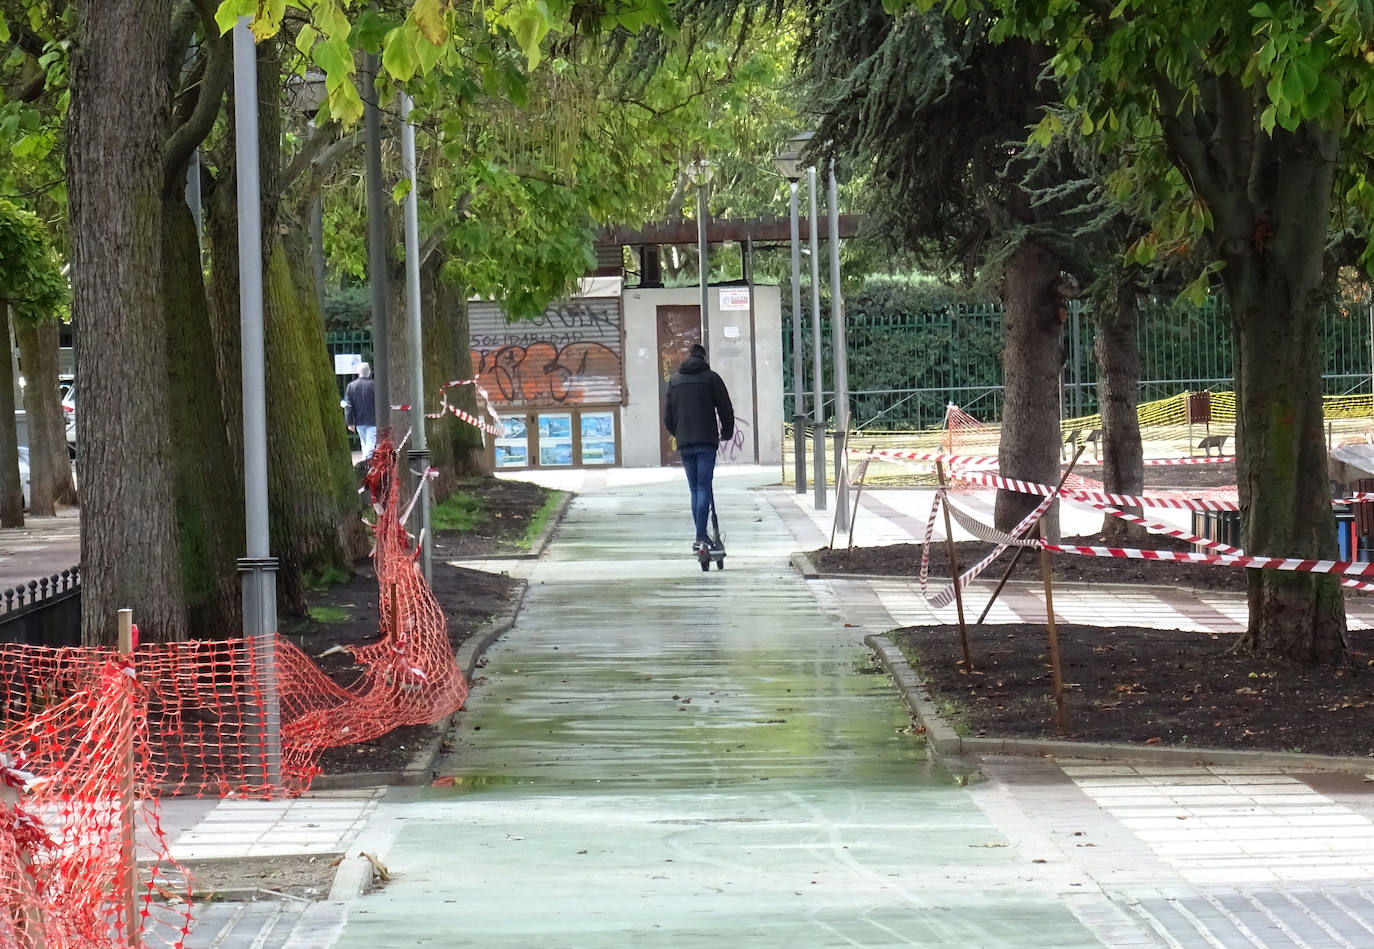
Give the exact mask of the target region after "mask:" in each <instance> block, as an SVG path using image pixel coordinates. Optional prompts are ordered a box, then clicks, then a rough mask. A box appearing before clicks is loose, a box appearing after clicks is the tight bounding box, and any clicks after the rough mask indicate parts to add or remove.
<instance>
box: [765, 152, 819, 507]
mask: <svg viewBox="0 0 1374 949" xmlns="http://www.w3.org/2000/svg"><path fill="white" fill-rule="evenodd" d="M810 137H811V136H810V133H809V132H808V133H805V134H804V135H799V136H796V137H794V138H791V139H788V142H787V144H788V149H787V150H786V151H784V152H783V153H782V154H780V155H778V156H777V157H776V158H774V159H773V164H774V165H775V166H776V167H777V169H778V172H779V173H780V174H781V175H782V176H783V177H784V178H786V179H787V183H788V187H789V190H790V191H791V201H790V203H789V210H790V214H791V223H792V446H793V447H792V454H793V456H794V457H795V458H796V476H795V480H796V482H797V493H798V494H805V493H806V422H807V418H806V406H805V403H804V402H803V396H802V389H803V388H804V387H805V384H806V380H805V378H804V377H803V375H802V341H801V334H802V328H801V306H802V303H801V226H800V224H799V222H798V220H797V219H798V217H799V213H798V200H797V188H798V184H799V182H800V179H801V152H800V151H798V147H797V146H799V144H800V143H801V142H803V141H805V139H807V138H810Z"/></svg>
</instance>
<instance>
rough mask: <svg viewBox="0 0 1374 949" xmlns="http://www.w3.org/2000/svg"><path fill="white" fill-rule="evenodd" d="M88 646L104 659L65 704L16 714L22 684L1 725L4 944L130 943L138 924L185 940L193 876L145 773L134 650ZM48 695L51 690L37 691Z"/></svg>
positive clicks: (163, 939) (167, 942)
mask: <svg viewBox="0 0 1374 949" xmlns="http://www.w3.org/2000/svg"><path fill="white" fill-rule="evenodd" d="M22 648H23V647H8V648H7V649H6V651H5V659H7V660H12V659H13V658H14V656H13V655H12V654H13V653H14V652H15V651H18V650H21V649H22ZM65 652H75V650H67V651H65ZM83 652H86V653H87V658H88V659H92V660H95V661H97V662H99V666H98V668H96V669H94V670H93V671H92V670H90V669H89V667H88V668H87V670H86V672H85V674H83V675H82V676H81V678H82V679H83V683H82V685H81V686H80V687H78V688H77V689H76V691H74V692H72V693H71V694H70V695H69V696H67V697H66V698H65V699H62V700H61V701H58V702H56V703H55V704H52V705H49V706H47V707H44V708H42V709H41V710H39V711H34V712H32V714H27V715H22V716H19V717H16V716H15V715H14V714H13V711H12V710H13V709H15V708H16V706H15V704H14V699H15V692H14V689H13V685H12V684H11V688H10V697H11V701H10V703H9V704H7V705H6V711H7V713H9V714H7V716H6V726H5V728H4V730H3V731H2V732H0V747H3V748H4V749H5V752H4V754H3V757H0V782H2V783H3V788H4V793H3V796H2V797H3V799H2V800H0V946H6V947H11V946H12V947H16V949H36V947H40V946H41V947H53V946H67V947H81V949H85V947H91V949H103V947H107V946H108V947H125V946H128V945H130V944H131V941H132V940H131V938H130V937H131V935H132V934H137V936H138V940H139V943H140V944H142V945H144V946H180V945H182V941H183V939H184V938H185V935H186V933H187V932H188V931H189V927H190V919H191V917H190V907H191V899H190V896H191V894H190V885H189V881H188V879H187V877H186V874H185V872H184V871H183V870H182V869H181V868H180V867H179V866H177V864H176V863H175V861H173V860H172V859H171V857H170V855H169V854H168V851H167V846H166V837H165V835H164V834H163V832H162V828H161V824H160V822H159V819H158V807H157V799H156V795H155V794H153V793H150V792H151V788H150V787H149V786H148V784H147V783H146V781H147V769H146V768H145V767H143V765H144V764H145V763H146V762H148V761H150V760H151V757H152V756H151V755H150V753H149V748H148V744H147V740H146V734H147V732H146V729H145V728H144V727H143V726H144V723H143V721H142V714H141V711H142V708H143V707H144V704H145V703H144V688H143V685H142V683H140V682H138V681H137V679H136V677H135V674H134V673H133V670H132V667H131V666H129V664H128V663H127V662H126V661H124V660H121V659H120V658H119V657H117V656H115V655H113V654H112V653H108V652H107V653H105V654H104V655H103V656H96V655H93V654H92V653H91V652H89V651H84V650H83ZM35 658H38V659H39V661H38V663H37V664H38V665H39V666H41V667H46V668H47V669H49V670H50V671H53V672H56V673H59V674H62V673H63V672H64V669H63V667H66V669H70V668H71V666H70V664H69V663H68V662H66V660H68V659H69V658H70V657H68V656H62V657H59V656H58V653H57V651H53V650H45V651H43V654H42V655H41V656H40V657H35ZM43 694H47V695H51V694H52V693H51V692H48V693H39V694H31V695H30V696H29V699H30V701H35V700H41V698H42V695H43Z"/></svg>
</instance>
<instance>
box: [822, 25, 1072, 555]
mask: <svg viewBox="0 0 1374 949" xmlns="http://www.w3.org/2000/svg"><path fill="white" fill-rule="evenodd" d="M986 29H987V23H986V22H985V21H983V20H982V19H981V18H977V17H974V18H971V19H968V20H961V19H957V18H953V17H949V16H946V15H944V14H943V13H942V12H941V11H938V10H930V11H927V12H920V11H915V10H908V11H905V12H902V13H900V14H898V15H897V16H895V17H894V16H891V15H889V14H888V13H887V12H886V11H884V9H883V7H882V5H881V4H880V3H879V2H878V0H853V2H846V3H841V4H830V5H817V7H816V8H815V10H814V13H813V20H812V23H811V28H810V31H809V33H808V35H807V38H806V40H805V41H804V43H803V56H804V65H805V69H806V71H805V73H804V76H805V81H806V84H807V87H808V90H809V92H810V101H809V103H808V104H809V106H810V108H811V109H812V111H814V112H815V113H816V114H817V115H818V116H819V117H820V121H819V124H818V125H817V129H816V136H815V138H814V139H813V142H814V143H815V146H814V148H813V149H812V151H813V153H814V154H815V155H816V156H818V157H820V158H821V159H822V162H823V163H824V161H825V160H828V159H831V158H833V159H835V160H836V161H837V167H838V168H839V169H840V171H841V173H853V171H854V170H855V169H857V170H859V172H860V173H862V174H867V175H868V176H869V181H868V188H867V189H866V190H867V193H866V195H865V199H866V200H865V203H866V208H865V210H866V212H867V220H868V226H867V229H869V230H871V231H872V232H873V233H875V234H877V235H881V238H880V239H882V240H884V241H886V242H887V243H889V244H890V245H891V246H895V247H898V248H901V249H903V250H908V251H914V252H915V253H916V254H918V256H919V259H920V260H921V261H922V263H924V264H925V265H926V266H927V267H928V268H929V269H930V270H931V271H932V272H934V273H938V274H947V275H960V276H964V277H966V278H968V279H973V277H974V275H978V276H979V277H980V278H981V279H982V280H983V281H984V282H993V281H996V285H997V287H998V292H999V295H1000V296H1001V298H1002V300H1003V303H1004V306H1005V314H1006V315H1005V321H1004V342H1003V359H1002V365H1003V381H1004V385H1005V390H1004V391H1005V401H1004V405H1003V411H1002V423H1003V426H1002V439H1001V444H1000V446H999V458H1000V461H1001V469H1002V471H1003V472H1004V473H1005V474H1006V475H1007V477H1011V478H1018V479H1023V480H1028V481H1034V482H1038V483H1041V484H1054V483H1055V482H1056V481H1057V480H1058V472H1059V465H1060V453H1059V450H1060V445H1059V437H1058V432H1059V424H1058V420H1059V378H1060V369H1061V366H1062V365H1063V361H1064V346H1063V337H1064V328H1063V327H1064V320H1065V317H1066V312H1067V311H1066V301H1067V300H1068V299H1069V298H1071V297H1073V296H1076V295H1077V293H1078V284H1077V283H1075V282H1074V281H1071V280H1069V279H1066V277H1065V273H1066V271H1072V270H1074V269H1078V270H1079V272H1080V273H1082V272H1083V267H1081V266H1078V264H1079V261H1078V260H1077V257H1080V256H1081V254H1078V253H1077V248H1076V247H1074V246H1072V245H1073V243H1074V242H1073V240H1072V238H1071V234H1072V232H1073V231H1074V229H1075V228H1076V227H1077V226H1078V223H1079V222H1078V221H1077V220H1076V217H1075V216H1076V215H1077V216H1082V215H1081V212H1080V202H1079V201H1077V200H1076V198H1067V199H1066V198H1065V197H1064V196H1063V195H1059V194H1055V193H1053V192H1052V189H1053V188H1055V187H1057V186H1059V185H1062V184H1063V182H1064V181H1065V179H1066V176H1070V175H1071V176H1073V177H1081V176H1079V175H1077V173H1076V172H1074V170H1073V168H1072V163H1071V162H1069V161H1067V158H1068V157H1069V156H1067V155H1065V154H1064V153H1058V154H1049V153H1046V152H1044V151H1040V152H1036V151H1033V150H1031V149H1029V148H1028V147H1027V146H1026V143H1025V137H1026V133H1025V129H1026V127H1027V125H1029V124H1032V123H1033V122H1035V121H1036V120H1037V119H1038V118H1039V116H1040V115H1041V113H1042V111H1043V109H1044V108H1045V107H1046V105H1048V104H1050V103H1052V102H1053V101H1054V97H1055V94H1056V90H1055V89H1054V88H1053V86H1052V84H1050V83H1046V82H1043V81H1042V77H1041V73H1042V72H1043V69H1044V65H1045V59H1046V55H1045V52H1044V51H1043V50H1042V49H1041V48H1039V47H1037V46H1035V45H1034V44H1031V43H1027V42H1013V43H1008V44H1006V45H1002V46H998V45H995V44H992V43H989V42H988V41H987V37H986ZM1047 195H1048V196H1047ZM1081 282H1083V283H1086V280H1082V281H1081ZM1036 503H1037V499H1035V498H1031V497H1027V496H1025V495H1019V494H1016V493H1014V492H1009V491H1000V492H998V496H997V501H996V511H995V520H996V523H997V525H998V526H999V527H1002V528H1003V529H1007V528H1010V527H1012V526H1013V525H1014V524H1016V523H1017V522H1018V521H1020V520H1021V519H1022V518H1023V517H1024V516H1025V514H1026V513H1027V512H1028V511H1029V510H1030V509H1031V508H1033V507H1034V506H1035V504H1036ZM1047 528H1048V530H1049V533H1050V535H1051V536H1058V526H1057V518H1056V517H1055V516H1054V514H1053V512H1052V513H1051V515H1050V517H1049V518H1048V519H1047Z"/></svg>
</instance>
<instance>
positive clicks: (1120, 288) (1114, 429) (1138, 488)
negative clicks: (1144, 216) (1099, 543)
mask: <svg viewBox="0 0 1374 949" xmlns="http://www.w3.org/2000/svg"><path fill="white" fill-rule="evenodd" d="M1136 295H1137V288H1136V285H1135V282H1134V281H1133V280H1131V279H1129V278H1128V277H1127V276H1126V275H1124V274H1121V273H1116V274H1113V275H1112V277H1111V278H1110V280H1109V281H1108V286H1107V288H1106V289H1105V290H1104V292H1103V293H1101V294H1100V295H1099V296H1098V298H1097V300H1096V301H1095V303H1094V306H1093V310H1094V312H1095V314H1096V316H1097V335H1096V337H1095V339H1094V340H1093V354H1094V355H1095V356H1096V357H1097V366H1098V383H1097V391H1098V398H1099V401H1100V403H1101V412H1102V441H1101V445H1102V483H1103V486H1104V488H1105V489H1106V490H1107V491H1108V492H1110V493H1112V494H1132V495H1135V494H1141V493H1143V492H1144V489H1145V468H1144V450H1143V448H1142V446H1141V443H1140V416H1139V415H1138V414H1137V412H1136V406H1137V404H1138V403H1139V401H1140V351H1139V348H1138V347H1137V345H1136V335H1135V332H1136V312H1137V311H1136ZM1124 510H1126V511H1127V513H1131V514H1139V513H1140V510H1139V508H1129V509H1124ZM1102 534H1103V536H1104V537H1105V538H1106V539H1107V541H1108V543H1109V544H1111V545H1113V546H1137V545H1139V544H1141V543H1143V542H1144V541H1145V539H1146V538H1148V537H1149V531H1147V530H1145V528H1143V527H1140V526H1139V525H1136V524H1131V523H1129V522H1127V521H1123V520H1122V519H1121V518H1119V517H1113V516H1111V515H1110V514H1104V515H1103V520H1102Z"/></svg>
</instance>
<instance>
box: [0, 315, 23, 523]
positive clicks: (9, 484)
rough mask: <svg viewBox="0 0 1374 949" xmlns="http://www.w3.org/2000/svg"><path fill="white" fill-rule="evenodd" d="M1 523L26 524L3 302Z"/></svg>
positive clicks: (0, 321)
mask: <svg viewBox="0 0 1374 949" xmlns="http://www.w3.org/2000/svg"><path fill="white" fill-rule="evenodd" d="M0 432H3V433H5V437H4V438H0V527H23V526H24V495H23V488H22V487H21V482H20V479H19V438H18V433H17V431H16V427H15V420H14V353H13V350H11V349H10V308H9V307H8V306H5V305H0Z"/></svg>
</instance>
